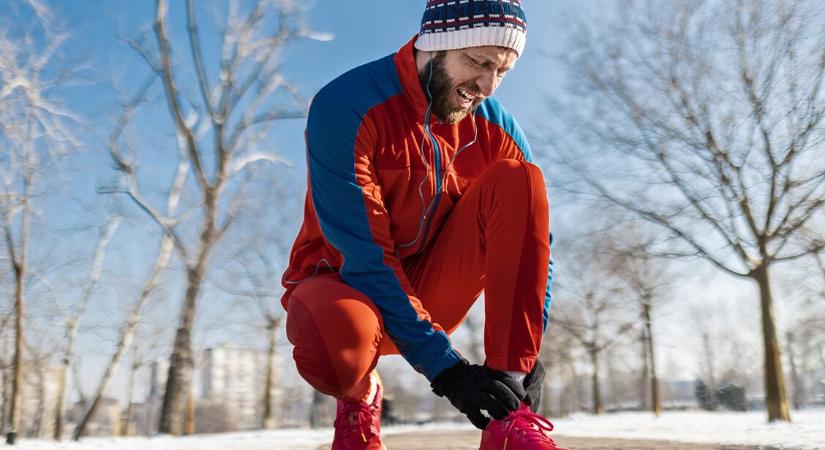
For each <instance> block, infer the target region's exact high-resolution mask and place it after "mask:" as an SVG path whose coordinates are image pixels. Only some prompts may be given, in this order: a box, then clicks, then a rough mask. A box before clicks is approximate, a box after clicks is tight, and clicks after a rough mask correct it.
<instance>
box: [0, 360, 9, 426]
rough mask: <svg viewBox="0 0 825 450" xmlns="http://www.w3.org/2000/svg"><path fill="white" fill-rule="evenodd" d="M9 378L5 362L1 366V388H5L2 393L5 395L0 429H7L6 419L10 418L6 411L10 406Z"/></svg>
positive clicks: (0, 414)
mask: <svg viewBox="0 0 825 450" xmlns="http://www.w3.org/2000/svg"><path fill="white" fill-rule="evenodd" d="M8 380H9V377H8V376H7V375H6V367H5V364H3V366H2V368H0V389H3V392H2V393H0V394H2V396H3V405H2V407H0V430H5V429H6V420H7V419H8V415H7V411H6V410H7V407H8V406H9V388H8Z"/></svg>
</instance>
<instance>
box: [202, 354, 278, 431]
mask: <svg viewBox="0 0 825 450" xmlns="http://www.w3.org/2000/svg"><path fill="white" fill-rule="evenodd" d="M266 358H267V353H266V352H265V351H263V350H256V349H248V348H237V347H232V346H229V345H221V346H219V347H216V348H210V349H207V350H206V351H204V353H203V356H202V358H201V360H200V369H199V375H200V376H199V378H200V380H198V381H199V382H200V383H199V384H200V395H199V396H198V408H197V410H198V412H199V414H198V415H199V416H201V417H199V419H200V420H198V421H197V422H196V426H197V429H198V431H199V432H200V431H202V432H210V431H211V432H216V431H228V430H233V429H236V430H249V429H256V428H259V427H260V426H261V417H262V415H263V389H264V384H265V383H266V367H267V361H266ZM199 422H200V424H198V423H199Z"/></svg>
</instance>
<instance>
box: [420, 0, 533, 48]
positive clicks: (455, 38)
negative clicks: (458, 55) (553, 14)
mask: <svg viewBox="0 0 825 450" xmlns="http://www.w3.org/2000/svg"><path fill="white" fill-rule="evenodd" d="M526 40H527V18H526V16H525V15H524V10H523V9H522V7H521V1H520V0H427V8H426V9H425V11H424V17H423V18H422V19H421V32H420V33H419V34H418V40H416V41H415V48H417V49H418V50H421V51H425V52H427V51H439V50H454V49H459V48H467V47H480V46H484V45H497V46H500V47H507V48H511V49H513V50H515V51H516V52H517V53H518V54H519V56H520V55H521V52H522V51H523V50H524V44H525V42H526Z"/></svg>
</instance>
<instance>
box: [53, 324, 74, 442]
mask: <svg viewBox="0 0 825 450" xmlns="http://www.w3.org/2000/svg"><path fill="white" fill-rule="evenodd" d="M77 319H79V317H77V316H76V317H73V318H72V319H71V320H69V323H68V324H66V352H65V353H64V354H63V359H62V361H61V364H60V374H59V375H58V379H57V399H56V401H55V408H54V440H56V441H59V440H60V439H61V438H62V437H63V398H64V397H65V396H66V377H68V376H69V367H70V365H71V362H72V353H73V352H74V338H75V335H76V334H77Z"/></svg>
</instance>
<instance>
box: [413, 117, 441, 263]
mask: <svg viewBox="0 0 825 450" xmlns="http://www.w3.org/2000/svg"><path fill="white" fill-rule="evenodd" d="M424 130H425V131H426V132H427V135H428V136H429V137H430V142H432V143H433V162H434V163H435V200H434V201H433V205H432V209H431V210H430V212H429V214H427V216H428V217H427V218H426V225H425V226H424V234H423V235H421V243H420V244H419V245H418V250H416V253H418V252H420V251H421V250H422V249H423V248H424V244H425V243H426V242H427V233H429V231H430V223H431V222H432V220H433V216H434V215H435V212H436V211H438V203H439V202H440V201H441V149H440V147H439V146H438V141H437V140H436V139H435V136H434V135H433V133H432V131H431V130H430V124H429V123H427V124H424ZM426 213H427V212H426V211H425V214H426Z"/></svg>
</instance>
